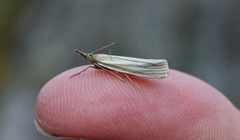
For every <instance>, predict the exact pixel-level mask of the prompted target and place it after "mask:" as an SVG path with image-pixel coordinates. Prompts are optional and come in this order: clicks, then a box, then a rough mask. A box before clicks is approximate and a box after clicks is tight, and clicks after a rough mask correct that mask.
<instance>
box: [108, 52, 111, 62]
mask: <svg viewBox="0 0 240 140" xmlns="http://www.w3.org/2000/svg"><path fill="white" fill-rule="evenodd" d="M108 51H109V55H110V58H111V60H112V52H111V50H108Z"/></svg>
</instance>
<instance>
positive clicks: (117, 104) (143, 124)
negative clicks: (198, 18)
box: [35, 67, 233, 139]
mask: <svg viewBox="0 0 240 140" xmlns="http://www.w3.org/2000/svg"><path fill="white" fill-rule="evenodd" d="M84 68H86V67H78V68H74V69H71V70H68V71H66V72H63V73H61V74H60V75H58V76H56V77H55V78H53V79H52V80H50V81H49V82H48V83H47V84H46V85H45V86H44V87H43V88H42V89H41V91H40V93H39V95H38V98H37V101H36V107H35V115H36V120H37V122H38V124H39V125H40V127H41V128H42V129H43V130H44V131H45V132H47V133H48V134H53V135H58V136H63V137H87V138H92V139H104V138H106V139H117V137H118V139H129V138H132V139H137V138H141V137H143V135H149V136H150V135H152V136H151V137H152V138H158V137H160V136H161V137H162V138H171V137H170V136H169V135H166V134H169V132H171V135H172V136H176V135H177V134H178V132H179V130H182V127H189V126H190V125H193V124H194V123H195V122H196V121H198V120H199V119H201V118H202V117H206V116H208V115H209V116H212V114H213V112H217V113H219V112H220V111H225V110H229V108H230V109H232V108H233V106H232V104H231V103H230V102H229V101H228V100H227V99H226V98H225V97H224V96H223V95H221V93H220V92H218V91H217V90H216V89H214V88H213V87H211V86H209V85H208V84H206V83H205V82H203V81H201V80H199V79H197V78H194V77H192V76H189V75H187V74H184V73H182V72H178V71H174V70H171V71H170V73H169V77H167V78H166V79H146V78H141V77H136V76H130V78H131V79H132V81H133V82H134V84H136V85H138V86H139V87H140V89H139V88H136V87H135V86H134V85H133V83H131V82H130V81H128V80H127V79H126V78H124V75H121V74H120V76H122V77H123V78H124V82H123V81H121V80H119V79H118V78H116V77H115V76H113V75H111V74H109V73H108V72H106V71H104V70H99V69H97V70H96V69H89V70H87V71H86V72H84V73H81V74H80V75H77V76H74V77H72V78H69V77H70V76H72V75H74V74H76V73H78V72H79V71H81V70H83V69H84ZM218 115H219V114H218ZM221 115H222V114H221ZM215 117H216V116H215ZM224 117H228V116H224ZM146 128H147V129H146ZM197 130H198V129H195V131H197ZM153 132H154V134H153ZM189 135H190V134H187V133H186V134H185V138H187V136H189ZM182 136H184V134H182Z"/></svg>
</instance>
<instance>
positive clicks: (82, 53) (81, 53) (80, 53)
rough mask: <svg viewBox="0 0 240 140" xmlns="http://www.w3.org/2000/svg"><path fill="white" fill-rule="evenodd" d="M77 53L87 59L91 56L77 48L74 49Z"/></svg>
mask: <svg viewBox="0 0 240 140" xmlns="http://www.w3.org/2000/svg"><path fill="white" fill-rule="evenodd" d="M74 52H76V53H77V54H79V55H81V56H82V57H83V58H84V59H86V60H89V59H90V57H91V54H87V53H85V52H82V51H79V50H74Z"/></svg>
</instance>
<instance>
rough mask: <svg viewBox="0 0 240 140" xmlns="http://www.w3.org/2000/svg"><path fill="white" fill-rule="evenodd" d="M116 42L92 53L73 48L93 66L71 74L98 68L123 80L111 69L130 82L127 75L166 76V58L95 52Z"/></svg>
mask: <svg viewBox="0 0 240 140" xmlns="http://www.w3.org/2000/svg"><path fill="white" fill-rule="evenodd" d="M114 44H116V43H115V42H114V43H112V44H109V45H107V46H104V47H102V48H100V49H98V50H96V51H94V52H92V53H89V54H87V53H84V52H82V51H79V50H74V51H75V52H76V53H78V54H79V55H81V56H82V57H83V58H85V59H86V60H88V61H90V62H91V63H92V64H93V65H94V66H95V67H94V66H89V67H87V68H85V69H84V70H82V71H80V72H79V73H76V74H74V75H72V76H71V77H73V76H76V75H79V74H80V73H82V72H84V71H86V70H87V69H88V68H90V67H93V68H100V69H104V70H106V71H108V72H110V73H111V74H113V75H115V76H116V77H118V78H119V79H121V80H123V79H122V78H121V77H119V76H118V75H116V74H115V73H113V72H112V71H117V72H121V73H124V74H125V76H126V77H127V78H128V79H129V80H130V81H131V82H132V80H131V79H130V78H129V77H128V76H127V74H130V75H136V76H140V77H146V78H166V77H167V76H168V72H169V68H168V63H167V60H165V59H143V58H135V57H125V56H117V55H111V54H110V55H106V54H95V53H97V52H99V51H101V50H103V49H105V48H107V47H110V46H112V45H114Z"/></svg>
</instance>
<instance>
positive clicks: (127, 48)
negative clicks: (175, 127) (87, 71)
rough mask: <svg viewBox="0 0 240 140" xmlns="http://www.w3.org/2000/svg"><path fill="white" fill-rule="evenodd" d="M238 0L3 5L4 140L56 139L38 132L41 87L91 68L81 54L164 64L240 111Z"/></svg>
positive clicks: (0, 127) (54, 0) (0, 121)
mask: <svg viewBox="0 0 240 140" xmlns="http://www.w3.org/2000/svg"><path fill="white" fill-rule="evenodd" d="M239 4H240V3H239V1H238V0H211V1H208V0H171V1H167V0H162V1H160V0H147V1H146V0H133V1H129V0H121V1H117V0H92V1H89V0H71V1H70V0H69V1H67V0H41V1H39V0H31V1H30V0H0V139H1V140H14V139H17V140H41V139H45V140H46V139H49V140H50V139H52V138H46V137H44V136H42V135H40V134H39V133H38V132H37V131H36V129H35V128H34V123H33V118H34V104H35V99H36V97H37V94H38V92H39V90H40V89H41V87H42V86H43V85H44V84H45V83H46V82H47V81H48V80H50V79H51V78H53V77H54V76H56V75H57V74H59V73H61V72H63V71H65V70H67V69H70V68H73V67H76V66H78V65H83V64H87V63H88V62H85V60H83V59H82V58H80V57H79V56H77V55H76V54H74V53H73V50H74V49H80V50H83V51H85V52H91V51H93V50H96V49H98V48H100V47H102V46H104V45H107V44H110V43H112V42H117V46H113V47H111V51H112V54H117V55H124V56H133V57H142V58H165V59H167V60H168V62H169V65H170V67H171V68H172V69H177V70H180V71H183V72H186V73H189V74H191V75H194V76H196V77H198V78H200V79H202V80H204V81H206V82H208V83H209V84H211V85H213V86H214V87H215V88H217V89H218V90H220V91H221V92H222V93H224V94H225V96H227V98H229V99H230V100H231V101H232V102H233V103H234V104H235V106H237V107H238V108H240V16H239V15H240V5H239Z"/></svg>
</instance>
